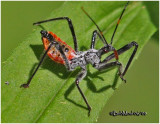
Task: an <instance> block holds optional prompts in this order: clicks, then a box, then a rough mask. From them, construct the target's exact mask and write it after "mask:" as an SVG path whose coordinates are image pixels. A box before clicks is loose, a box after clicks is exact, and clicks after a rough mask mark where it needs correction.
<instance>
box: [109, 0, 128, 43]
mask: <svg viewBox="0 0 160 124" xmlns="http://www.w3.org/2000/svg"><path fill="white" fill-rule="evenodd" d="M128 3H129V1H128V2H127V3H126V5H125V6H124V9H123V11H122V13H121V16H120V17H119V19H118V22H117V25H116V28H115V29H114V32H113V35H112V38H111V44H112V43H113V38H114V35H115V32H116V30H117V27H118V25H119V22H120V20H121V18H122V16H123V13H124V11H125V10H126V7H127V5H128Z"/></svg>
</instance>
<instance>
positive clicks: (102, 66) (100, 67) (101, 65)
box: [94, 61, 126, 82]
mask: <svg viewBox="0 0 160 124" xmlns="http://www.w3.org/2000/svg"><path fill="white" fill-rule="evenodd" d="M114 66H118V67H119V68H118V71H119V76H120V78H121V79H122V80H123V81H124V82H126V80H125V79H124V78H123V75H122V64H121V63H120V62H118V61H115V62H110V63H107V62H101V63H99V64H96V65H94V67H95V68H96V69H98V70H100V71H101V70H105V69H108V68H110V67H114Z"/></svg>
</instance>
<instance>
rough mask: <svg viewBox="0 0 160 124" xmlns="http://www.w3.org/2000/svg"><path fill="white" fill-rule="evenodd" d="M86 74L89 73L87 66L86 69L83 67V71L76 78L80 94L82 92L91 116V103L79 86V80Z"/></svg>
mask: <svg viewBox="0 0 160 124" xmlns="http://www.w3.org/2000/svg"><path fill="white" fill-rule="evenodd" d="M86 74H87V70H86V68H85V69H82V70H81V72H80V73H79V74H78V76H77V78H76V80H75V83H76V86H77V88H78V90H79V92H80V94H81V95H82V97H83V100H84V101H85V103H86V105H87V107H88V110H89V112H88V116H89V115H90V111H91V107H90V105H89V103H88V101H87V99H86V97H85V96H84V94H83V92H82V90H81V88H80V87H79V82H80V81H81V80H82V79H83V78H84V77H85V76H86Z"/></svg>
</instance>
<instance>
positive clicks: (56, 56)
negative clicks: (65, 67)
mask: <svg viewBox="0 0 160 124" xmlns="http://www.w3.org/2000/svg"><path fill="white" fill-rule="evenodd" d="M48 33H49V34H51V35H52V36H53V38H54V39H55V41H57V42H58V43H59V44H60V46H62V49H63V51H64V53H65V55H66V57H67V58H68V60H71V59H72V58H74V57H75V51H74V49H72V48H71V47H70V46H69V45H68V44H67V43H65V42H64V41H62V40H61V39H60V38H59V37H57V36H56V35H55V34H54V33H52V32H49V31H48ZM42 41H43V45H44V48H45V49H47V48H48V46H49V44H50V42H49V41H48V40H47V38H42ZM47 54H48V56H49V57H50V58H51V59H52V60H53V61H55V62H57V63H61V64H65V61H64V60H63V57H62V56H61V53H60V52H59V51H58V50H57V49H56V47H55V46H54V45H53V46H52V47H51V49H50V50H49V51H48V53H47Z"/></svg>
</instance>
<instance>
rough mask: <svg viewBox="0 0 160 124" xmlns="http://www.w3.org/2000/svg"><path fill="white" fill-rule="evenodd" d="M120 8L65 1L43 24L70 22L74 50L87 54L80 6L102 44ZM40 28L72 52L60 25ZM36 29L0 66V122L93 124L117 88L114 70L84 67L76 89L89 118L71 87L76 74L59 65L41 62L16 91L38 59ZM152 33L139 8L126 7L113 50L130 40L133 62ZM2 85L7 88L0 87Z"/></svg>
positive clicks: (68, 37)
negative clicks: (75, 44)
mask: <svg viewBox="0 0 160 124" xmlns="http://www.w3.org/2000/svg"><path fill="white" fill-rule="evenodd" d="M125 3H126V2H65V3H64V5H62V6H61V7H60V8H57V9H55V10H54V11H53V12H52V13H51V15H50V17H48V19H49V18H55V17H62V16H68V17H69V18H71V19H72V22H73V25H74V27H75V32H76V35H77V39H78V44H79V49H80V50H83V51H84V50H87V49H89V47H90V44H91V36H92V32H93V31H94V30H96V27H95V25H94V24H93V23H92V22H91V21H90V20H89V19H88V17H87V16H86V15H85V14H84V13H83V12H82V11H81V9H80V7H81V6H83V7H84V8H85V10H86V11H87V12H88V13H89V14H90V15H91V17H92V18H93V19H94V20H95V21H96V22H97V24H98V25H99V26H100V28H101V29H102V31H103V33H104V35H105V37H106V40H107V41H108V42H110V39H111V36H112V33H113V30H114V28H115V25H116V23H117V20H118V18H119V16H120V14H121V12H122V10H123V7H124V5H125ZM44 20H45V19H44ZM37 21H39V20H37ZM43 27H44V28H45V29H46V30H48V31H52V32H54V33H56V34H57V36H59V37H60V38H61V39H62V40H64V41H65V42H67V43H68V44H69V45H71V46H72V47H73V42H72V37H71V34H70V30H69V28H68V25H67V22H66V21H56V22H50V23H46V24H43ZM40 30H42V29H41V28H40V27H36V26H35V27H34V30H33V33H32V34H30V35H29V36H28V38H27V39H26V40H24V41H23V42H22V44H21V45H20V46H18V47H17V48H16V49H15V50H14V52H13V53H12V55H11V56H10V57H9V58H8V60H7V61H6V62H5V63H2V82H1V89H2V94H1V100H2V103H1V113H2V122H3V123H7V122H10V123H23V122H25V123H29V122H42V123H49V122H66V123H67V122H68V123H69V122H77V123H78V122H84V123H87V122H96V121H97V118H98V116H99V113H100V111H101V110H102V109H103V107H104V105H105V104H106V102H107V101H108V100H109V98H110V97H111V96H112V94H113V93H114V90H115V88H118V87H119V85H120V84H121V83H123V82H122V81H121V80H120V79H119V78H118V77H117V69H116V68H114V69H112V70H109V71H105V72H99V71H97V70H96V69H94V68H93V67H91V66H87V67H88V74H87V77H85V79H84V80H82V81H81V83H80V87H81V89H82V91H83V92H84V94H85V96H86V97H87V99H88V102H89V104H90V105H91V106H92V111H91V115H90V117H88V111H87V110H86V105H85V103H84V101H83V99H82V97H81V95H80V93H79V92H78V90H77V88H76V86H75V84H74V80H75V78H76V75H77V74H78V72H79V69H77V70H75V71H73V72H67V71H66V69H65V67H64V66H63V65H60V64H57V63H55V62H53V61H52V60H50V59H49V58H46V59H45V61H44V63H43V65H42V66H41V68H40V69H39V70H38V72H37V73H36V75H35V77H34V78H33V80H32V82H31V85H30V88H28V89H23V88H19V87H20V85H21V84H22V83H25V82H27V80H28V78H29V77H30V75H31V74H32V72H33V70H34V68H35V67H36V65H37V63H38V61H39V59H40V57H41V53H42V51H43V45H42V42H41V36H40V33H39V32H40ZM155 31H156V28H155V27H154V25H153V24H152V23H151V21H150V19H149V16H148V13H147V11H146V8H145V7H144V6H143V4H142V3H141V2H131V3H130V4H129V6H128V7H127V10H126V11H125V14H124V16H123V18H122V20H121V22H120V24H119V27H118V29H117V32H116V34H115V38H114V41H113V46H114V47H115V48H116V49H119V48H121V47H122V46H124V45H126V44H128V43H130V42H131V41H136V42H137V43H138V44H139V48H138V51H137V53H136V57H135V59H136V58H137V57H138V56H139V54H140V52H141V51H142V48H143V47H144V45H145V44H146V42H147V41H148V40H149V38H150V37H151V36H152V35H153V33H154V32H155ZM102 46H103V44H102V43H101V42H99V40H98V41H97V44H96V48H97V49H98V48H101V47H102ZM132 51H133V49H132V50H129V51H127V52H125V53H124V54H122V55H120V62H122V63H123V64H124V67H125V65H126V63H127V61H128V59H129V57H130V55H131V53H132ZM135 59H134V60H135ZM134 60H133V61H134ZM132 64H133V63H132ZM137 71H138V70H137ZM126 79H127V76H126ZM6 81H8V82H9V83H10V84H9V85H6V84H5V82H6ZM128 83H129V82H128Z"/></svg>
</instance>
